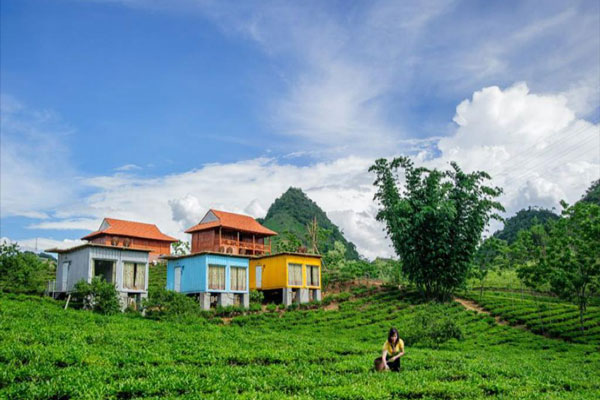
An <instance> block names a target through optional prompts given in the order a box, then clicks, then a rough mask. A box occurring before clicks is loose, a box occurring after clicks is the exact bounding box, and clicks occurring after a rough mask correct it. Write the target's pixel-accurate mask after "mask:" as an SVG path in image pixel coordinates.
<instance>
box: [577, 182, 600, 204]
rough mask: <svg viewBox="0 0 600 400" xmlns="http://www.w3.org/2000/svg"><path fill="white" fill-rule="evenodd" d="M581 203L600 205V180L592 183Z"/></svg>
mask: <svg viewBox="0 0 600 400" xmlns="http://www.w3.org/2000/svg"><path fill="white" fill-rule="evenodd" d="M581 201H583V202H586V203H594V204H596V205H600V179H597V180H595V181H594V182H592V184H591V185H590V187H589V188H587V190H586V191H585V194H584V195H583V197H582V198H581Z"/></svg>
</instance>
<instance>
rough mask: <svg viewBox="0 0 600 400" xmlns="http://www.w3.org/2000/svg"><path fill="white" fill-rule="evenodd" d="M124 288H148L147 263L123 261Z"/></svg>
mask: <svg viewBox="0 0 600 400" xmlns="http://www.w3.org/2000/svg"><path fill="white" fill-rule="evenodd" d="M123 288H125V289H133V290H145V289H146V264H141V263H131V262H126V263H123Z"/></svg>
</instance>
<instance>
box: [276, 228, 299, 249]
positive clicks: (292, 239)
mask: <svg viewBox="0 0 600 400" xmlns="http://www.w3.org/2000/svg"><path fill="white" fill-rule="evenodd" d="M301 247H302V241H301V240H300V239H299V238H298V236H296V234H295V233H293V232H291V231H285V232H283V235H281V238H280V240H278V241H277V242H276V243H275V252H278V253H280V252H292V253H293V252H297V251H298V250H299V249H300V248H301Z"/></svg>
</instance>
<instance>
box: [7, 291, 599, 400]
mask: <svg viewBox="0 0 600 400" xmlns="http://www.w3.org/2000/svg"><path fill="white" fill-rule="evenodd" d="M429 317H433V318H430V319H428V318H429ZM427 320H429V321H445V322H446V323H448V325H447V326H446V325H443V324H442V325H441V326H443V327H446V328H449V327H450V328H451V327H454V328H458V331H456V330H454V331H453V335H454V336H456V337H461V336H462V339H456V338H453V339H450V340H447V341H444V339H443V337H444V335H443V333H444V332H446V330H447V329H446V328H440V327H439V326H438V328H431V327H429V328H427V327H426V326H425V325H423V324H422V321H427ZM454 324H455V325H454ZM392 325H393V326H396V327H397V328H398V329H399V331H400V333H401V337H403V338H404V339H405V342H406V351H407V354H406V356H405V357H404V358H403V361H402V371H401V372H400V373H399V374H398V373H392V372H385V373H374V372H372V370H371V368H372V364H373V359H374V358H375V357H377V356H378V355H379V354H380V349H381V347H382V344H383V342H384V341H385V338H386V334H387V330H388V329H389V327H390V326H392ZM440 335H441V336H440ZM0 398H2V399H102V398H109V399H132V398H184V399H185V398H188V399H192V398H194V399H195V398H207V399H220V398H225V399H228V398H241V399H251V398H259V399H282V398H295V399H311V398H317V399H391V398H413V399H420V398H422V399H461V398H471V399H475V398H505V399H513V398H521V399H573V398H580V399H597V398H600V353H599V348H598V346H597V345H594V344H590V343H582V344H577V343H567V342H565V341H562V340H558V339H549V338H545V337H543V336H539V335H536V334H533V333H530V332H528V331H526V330H523V329H517V328H513V327H510V326H499V325H497V324H496V323H495V321H494V319H493V318H492V317H489V316H485V315H480V314H476V313H474V312H471V311H466V310H464V309H463V308H462V307H461V306H459V305H458V304H455V303H452V304H445V305H439V304H418V303H415V302H411V301H409V300H408V299H407V298H405V297H403V296H402V295H401V294H400V293H399V292H397V291H384V292H379V293H376V294H372V295H369V296H366V297H361V298H357V299H354V300H350V301H347V302H343V303H341V304H340V308H339V310H330V311H325V310H323V309H319V310H297V311H289V312H285V313H279V312H273V313H264V314H253V315H246V316H240V317H236V318H234V319H233V320H231V321H230V324H228V325H223V324H222V323H220V320H218V319H215V320H213V321H210V320H205V319H201V318H196V319H193V320H187V321H180V322H166V321H154V320H149V319H144V318H142V317H140V316H137V315H134V314H123V315H116V316H110V317H108V316H101V315H97V314H93V313H90V312H84V311H78V310H67V311H65V310H63V309H61V308H60V306H59V304H57V303H54V302H53V301H52V300H49V299H39V298H37V299H36V298H30V297H7V296H1V295H0Z"/></svg>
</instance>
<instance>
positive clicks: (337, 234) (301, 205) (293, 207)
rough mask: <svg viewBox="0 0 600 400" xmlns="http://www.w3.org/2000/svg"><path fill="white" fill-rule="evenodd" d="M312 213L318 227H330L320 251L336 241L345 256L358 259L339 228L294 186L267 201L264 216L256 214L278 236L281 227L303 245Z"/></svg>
mask: <svg viewBox="0 0 600 400" xmlns="http://www.w3.org/2000/svg"><path fill="white" fill-rule="evenodd" d="M314 217H316V218H317V223H318V224H319V227H320V228H324V229H328V230H331V235H329V238H328V240H327V241H326V242H325V243H323V245H322V246H320V247H322V249H321V250H322V251H323V252H327V251H329V250H330V249H332V248H333V244H334V243H335V242H336V241H340V242H342V243H343V244H344V246H346V258H348V259H352V260H356V259H358V252H357V251H356V246H355V245H354V244H353V243H352V242H349V241H347V240H346V238H344V236H343V235H342V232H341V231H340V229H339V228H338V227H337V226H336V225H335V224H334V223H333V222H331V221H330V220H329V218H328V217H327V214H325V212H324V211H323V210H321V208H320V207H319V206H318V205H317V203H315V202H314V201H312V200H311V199H309V198H308V197H307V196H306V194H304V192H303V191H302V190H300V189H298V188H293V187H290V188H289V189H288V190H287V191H286V192H285V193H284V194H282V195H281V197H279V198H278V199H276V200H275V201H274V202H273V204H271V207H269V211H268V212H267V215H266V216H265V218H258V219H257V221H258V222H260V223H261V224H263V225H264V226H266V227H267V228H269V229H272V230H274V231H275V232H277V233H279V236H282V235H283V233H284V232H285V231H289V232H291V233H293V234H294V235H296V236H297V237H298V238H299V239H300V240H301V241H302V242H303V243H304V245H307V241H306V225H307V224H308V223H310V222H311V221H312V220H313V218H314ZM277 240H278V238H277V237H275V238H274V239H273V242H274V243H276V241H277ZM307 247H308V246H307Z"/></svg>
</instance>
